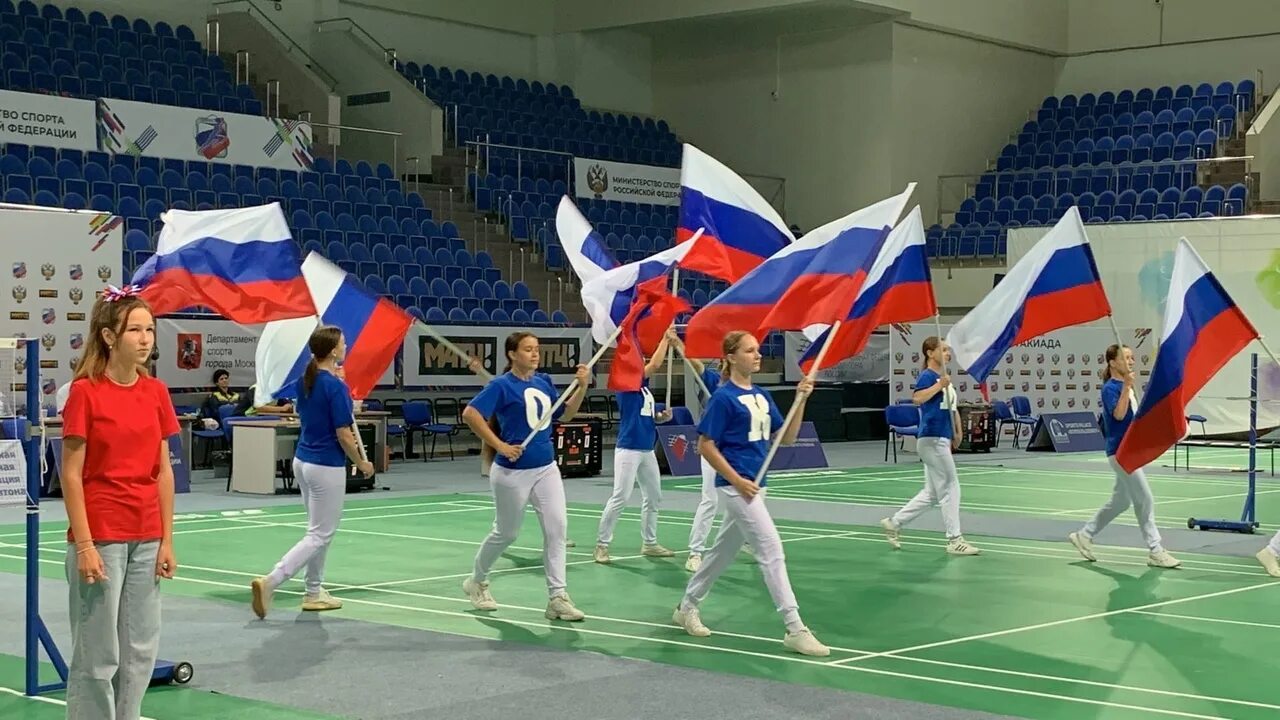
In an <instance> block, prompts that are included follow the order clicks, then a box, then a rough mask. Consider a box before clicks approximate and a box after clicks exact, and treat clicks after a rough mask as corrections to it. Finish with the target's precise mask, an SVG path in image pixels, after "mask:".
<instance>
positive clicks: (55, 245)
mask: <svg viewBox="0 0 1280 720" xmlns="http://www.w3.org/2000/svg"><path fill="white" fill-rule="evenodd" d="M0 227H3V228H4V234H5V242H4V243H3V244H2V245H0V248H2V249H0V268H4V267H7V268H9V273H8V274H7V275H5V276H4V277H3V283H2V285H3V287H8V288H9V289H8V290H4V289H3V287H0V294H2V295H0V296H2V297H5V298H7V299H8V301H9V311H8V312H7V313H5V314H4V315H3V316H0V337H20V338H31V339H32V340H36V339H37V338H38V339H39V342H40V392H41V397H42V400H41V404H42V405H43V406H45V407H53V405H54V398H55V397H56V393H57V391H58V388H59V387H61V386H62V385H63V384H64V383H68V382H70V381H71V375H72V374H73V373H74V372H75V365H76V363H77V362H79V361H80V355H81V354H82V353H83V352H84V341H85V334H86V333H88V332H89V310H90V309H91V308H92V307H93V301H94V299H95V297H96V293H97V292H98V291H100V290H102V289H103V288H104V287H106V285H107V283H112V284H119V283H120V276H119V270H120V257H121V255H120V253H121V236H122V235H123V234H124V219H123V218H120V217H116V216H114V215H108V214H105V213H96V212H90V211H79V212H68V211H66V210H52V209H51V210H35V209H30V210H28V209H18V208H9V209H3V210H0ZM13 365H14V367H13V372H14V376H13V377H14V378H15V380H16V383H15V386H14V389H13V390H14V392H17V393H19V395H18V397H19V399H20V401H21V399H22V398H25V395H23V394H22V393H25V392H26V389H27V386H26V371H27V355H26V353H24V352H19V353H18V354H17V357H14V358H13ZM19 408H20V410H19V414H24V413H25V412H26V410H25V405H23V404H21V402H20V404H19Z"/></svg>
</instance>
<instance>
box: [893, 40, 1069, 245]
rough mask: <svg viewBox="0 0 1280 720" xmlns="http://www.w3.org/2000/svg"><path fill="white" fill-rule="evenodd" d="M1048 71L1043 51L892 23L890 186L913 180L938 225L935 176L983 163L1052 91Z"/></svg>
mask: <svg viewBox="0 0 1280 720" xmlns="http://www.w3.org/2000/svg"><path fill="white" fill-rule="evenodd" d="M1053 76H1054V61H1053V59H1052V58H1050V57H1047V56H1045V55H1041V54H1037V53H1033V52H1027V51H1022V50H1015V49H1012V48H1008V47H1002V46H999V45H993V44H991V43H986V42H981V41H977V40H970V39H968V38H963V37H957V36H955V35H950V34H945V33H940V32H934V31H930V30H924V29H920V28H916V27H911V26H906V25H901V24H895V25H894V29H893V106H892V107H893V122H892V127H893V156H892V161H893V166H892V167H893V171H892V177H893V185H894V186H895V187H899V186H903V185H905V184H906V183H907V182H910V181H915V182H918V183H919V185H918V186H917V187H916V195H915V201H916V202H918V203H920V209H921V211H922V212H923V214H924V218H925V224H926V225H931V224H933V223H934V222H936V210H937V203H938V182H937V179H938V176H939V175H955V174H969V173H977V172H980V171H981V170H982V169H983V168H985V167H986V163H987V160H988V159H989V158H993V157H995V156H997V155H998V154H999V151H1000V149H1001V148H1002V147H1003V146H1004V145H1005V143H1007V142H1008V140H1009V135H1010V133H1014V132H1017V131H1018V130H1019V129H1021V127H1022V124H1023V123H1024V122H1026V119H1027V113H1028V112H1029V111H1031V110H1033V109H1035V108H1036V107H1039V105H1040V102H1041V101H1042V100H1043V99H1044V97H1045V96H1046V95H1048V94H1050V93H1051V92H1052V91H1053ZM944 199H945V198H944ZM952 209H954V206H952Z"/></svg>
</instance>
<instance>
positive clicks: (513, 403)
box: [467, 372, 564, 470]
mask: <svg viewBox="0 0 1280 720" xmlns="http://www.w3.org/2000/svg"><path fill="white" fill-rule="evenodd" d="M558 395H559V392H557V391H556V386H555V384H554V383H552V382H551V376H550V375H547V374H546V373H535V374H534V376H533V377H531V378H529V379H528V380H521V379H520V378H518V377H516V376H515V375H514V374H512V373H510V372H507V373H504V374H502V375H499V376H498V377H496V378H494V379H492V380H490V381H489V384H488V385H485V386H484V389H483V390H481V391H480V394H479V395H476V396H475V397H474V398H472V400H471V402H469V403H467V404H468V405H469V406H470V407H473V408H475V409H476V412H478V413H480V414H481V415H482V416H483V417H484V419H485V420H488V419H489V418H491V417H493V416H494V415H497V416H498V425H499V428H500V429H499V432H498V437H499V438H501V439H502V442H504V443H507V444H508V445H519V444H520V443H522V442H524V439H525V438H526V437H528V436H529V431H530V430H532V429H533V426H534V425H536V424H537V423H538V420H539V419H541V418H542V417H543V416H544V415H546V414H547V411H548V410H550V409H551V406H552V405H554V404H555V402H556V397H557V396H558ZM563 414H564V405H561V406H560V407H559V408H558V409H557V410H556V413H555V417H553V418H552V420H555V419H558V418H559V417H560V416H561V415H563ZM494 462H496V463H498V465H499V466H501V467H504V468H508V469H511V470H527V469H529V468H539V467H542V466H544V465H550V464H551V463H553V462H555V451H554V448H552V446H551V423H547V426H546V427H545V428H543V429H542V430H540V431H538V434H537V435H535V436H534V437H533V440H530V441H529V445H528V447H526V448H525V449H524V453H523V454H521V455H520V459H519V460H516V461H515V462H511V461H510V460H508V459H506V458H505V457H503V456H502V455H501V454H499V455H498V456H497V457H496V458H494Z"/></svg>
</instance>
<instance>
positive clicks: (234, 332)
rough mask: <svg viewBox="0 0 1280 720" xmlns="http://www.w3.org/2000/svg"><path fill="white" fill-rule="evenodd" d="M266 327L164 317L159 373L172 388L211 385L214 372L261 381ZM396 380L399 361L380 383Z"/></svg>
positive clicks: (240, 383) (159, 327) (238, 381)
mask: <svg viewBox="0 0 1280 720" xmlns="http://www.w3.org/2000/svg"><path fill="white" fill-rule="evenodd" d="M261 335H262V328H261V327H259V326H256V325H240V324H239V323H233V322H231V321H230V320H224V319H222V318H208V319H202V318H195V319H182V318H160V319H159V320H157V321H156V352H157V354H158V355H159V359H158V360H157V361H156V377H158V378H160V379H161V380H163V381H164V384H165V385H168V386H169V388H170V389H171V390H182V389H193V388H207V387H209V386H210V385H213V373H214V372H215V371H217V370H226V371H227V372H229V373H231V387H233V388H247V387H249V386H250V385H252V384H254V383H255V382H257V370H256V364H255V360H254V358H255V355H256V353H257V350H258V338H259V337H260V336H261ZM395 382H396V375H395V363H392V364H391V365H389V366H387V370H386V372H384V373H383V374H382V377H381V378H380V379H379V380H378V387H391V386H394V385H395Z"/></svg>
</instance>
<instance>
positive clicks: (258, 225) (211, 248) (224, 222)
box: [132, 203, 316, 325]
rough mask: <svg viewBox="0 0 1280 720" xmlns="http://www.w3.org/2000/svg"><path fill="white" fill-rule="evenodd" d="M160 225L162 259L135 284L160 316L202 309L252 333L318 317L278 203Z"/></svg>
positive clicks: (175, 216) (193, 213)
mask: <svg viewBox="0 0 1280 720" xmlns="http://www.w3.org/2000/svg"><path fill="white" fill-rule="evenodd" d="M161 219H162V220H163V221H164V229H163V230H161V231H160V238H159V241H158V242H157V247H156V254H155V255H152V256H151V258H150V259H148V260H147V261H146V262H145V263H143V264H142V267H140V268H138V269H137V271H135V272H134V274H133V281H132V282H133V284H134V285H138V286H141V287H142V298H143V299H144V300H146V301H147V302H148V303H149V304H150V305H151V308H152V311H153V312H155V314H157V315H165V314H168V313H173V312H177V311H179V310H183V309H185V308H189V307H194V306H197V305H203V306H205V307H208V308H211V309H212V310H213V311H215V312H217V313H218V314H219V315H222V316H223V317H225V318H227V319H228V320H233V321H235V322H238V323H242V324H245V325H259V324H262V323H266V322H271V321H273V320H283V319H286V318H297V317H305V316H307V315H315V314H316V307H315V305H314V304H313V303H312V301H311V294H310V293H309V292H307V284H306V282H305V281H303V279H302V268H301V262H300V258H299V255H298V247H297V245H295V244H294V242H293V236H291V235H290V234H289V227H288V225H287V224H286V223H285V219H284V213H282V212H281V211H280V205H279V204H278V203H271V204H270V205H260V206H257V207H248V208H237V209H233V210H169V211H167V212H165V213H164V214H163V215H162V216H161Z"/></svg>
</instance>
